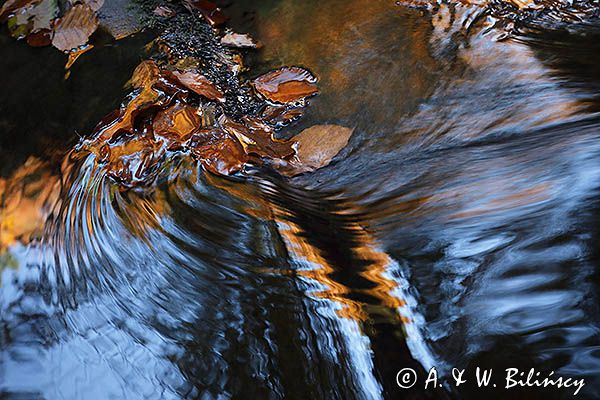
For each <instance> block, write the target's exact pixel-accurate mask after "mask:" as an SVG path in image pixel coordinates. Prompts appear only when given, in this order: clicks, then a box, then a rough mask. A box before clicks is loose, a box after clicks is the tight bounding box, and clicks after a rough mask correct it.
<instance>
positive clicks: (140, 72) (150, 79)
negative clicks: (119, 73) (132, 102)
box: [129, 60, 160, 89]
mask: <svg viewBox="0 0 600 400" xmlns="http://www.w3.org/2000/svg"><path fill="white" fill-rule="evenodd" d="M159 76H160V69H159V68H158V65H156V63H155V62H154V61H152V60H146V61H142V62H141V63H140V65H138V66H137V67H136V68H135V70H134V71H133V76H132V77H131V80H130V81H129V83H130V84H131V86H133V87H134V88H138V89H139V88H146V89H149V88H151V87H152V85H154V83H156V81H157V80H158V77H159Z"/></svg>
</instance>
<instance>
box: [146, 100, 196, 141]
mask: <svg viewBox="0 0 600 400" xmlns="http://www.w3.org/2000/svg"><path fill="white" fill-rule="evenodd" d="M196 111H197V109H196V108H195V107H192V106H189V105H186V104H183V103H179V102H177V103H175V104H174V105H172V106H171V107H169V108H167V109H165V110H161V111H159V112H158V113H157V114H156V116H155V117H154V122H153V123H152V128H153V130H154V133H155V134H156V135H160V136H164V137H166V139H167V141H169V142H170V147H180V146H182V143H183V141H184V140H185V139H186V138H187V136H188V135H189V134H191V133H192V132H193V131H194V130H196V129H198V128H199V127H200V125H201V122H202V119H201V118H200V116H199V115H198V113H197V112H196Z"/></svg>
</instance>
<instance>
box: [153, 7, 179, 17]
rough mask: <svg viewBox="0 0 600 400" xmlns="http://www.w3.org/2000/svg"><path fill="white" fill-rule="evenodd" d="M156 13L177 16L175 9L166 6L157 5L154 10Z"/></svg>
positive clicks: (163, 15) (160, 15)
mask: <svg viewBox="0 0 600 400" xmlns="http://www.w3.org/2000/svg"><path fill="white" fill-rule="evenodd" d="M153 13H154V15H158V16H159V17H164V18H171V17H173V16H175V14H176V12H175V10H173V9H170V8H169V7H165V6H157V7H156V8H155V9H154V11H153Z"/></svg>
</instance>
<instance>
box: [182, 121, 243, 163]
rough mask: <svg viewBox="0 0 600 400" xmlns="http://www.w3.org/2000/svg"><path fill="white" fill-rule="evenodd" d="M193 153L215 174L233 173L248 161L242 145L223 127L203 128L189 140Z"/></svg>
mask: <svg viewBox="0 0 600 400" xmlns="http://www.w3.org/2000/svg"><path fill="white" fill-rule="evenodd" d="M188 146H189V148H190V149H191V152H192V155H193V156H194V157H195V158H196V159H198V160H199V161H200V162H201V163H202V165H203V166H204V168H206V169H207V170H208V171H211V172H213V173H215V174H221V175H231V174H233V173H236V172H238V171H240V170H241V169H242V168H243V167H244V164H246V162H247V161H248V156H247V155H246V153H245V152H244V149H243V148H242V145H241V144H240V143H239V142H238V141H237V140H236V138H235V137H232V136H231V135H229V134H228V133H227V132H225V131H223V130H221V129H215V128H213V129H201V130H199V131H198V132H197V133H194V134H193V135H192V137H191V139H190V141H189V145H188Z"/></svg>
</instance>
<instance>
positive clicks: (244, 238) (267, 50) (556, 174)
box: [0, 0, 600, 399]
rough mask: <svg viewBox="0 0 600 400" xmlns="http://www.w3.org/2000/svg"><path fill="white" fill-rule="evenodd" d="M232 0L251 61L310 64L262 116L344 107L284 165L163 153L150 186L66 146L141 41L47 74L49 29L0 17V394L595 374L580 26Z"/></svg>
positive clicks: (585, 79)
mask: <svg viewBox="0 0 600 400" xmlns="http://www.w3.org/2000/svg"><path fill="white" fill-rule="evenodd" d="M255 3H256V2H253V1H246V2H244V1H237V2H235V3H234V4H233V5H231V6H229V7H227V8H226V9H225V10H226V12H227V13H228V14H229V15H230V16H231V17H232V18H231V22H230V26H231V27H233V28H234V29H236V30H237V31H241V32H250V33H251V34H252V35H253V36H254V37H255V38H257V39H259V40H260V41H261V42H262V43H263V45H264V46H263V47H262V48H261V49H260V50H258V51H255V52H253V53H250V54H249V55H248V56H247V58H246V64H248V65H249V66H250V72H249V74H251V76H256V75H258V74H259V73H261V72H264V71H267V70H269V69H271V68H274V67H277V66H280V65H299V66H303V67H306V68H308V69H310V70H311V71H312V72H314V74H315V75H316V76H318V77H319V88H320V94H319V96H317V97H315V98H314V99H312V100H311V101H310V106H309V107H308V108H307V111H306V115H305V116H304V117H303V118H302V119H301V120H300V121H299V123H298V124H296V125H294V126H292V127H290V128H289V129H288V130H286V131H285V132H284V133H285V134H286V135H288V136H291V135H293V134H295V133H297V132H299V131H301V130H302V129H304V128H306V127H309V126H312V125H315V124H337V125H342V126H347V127H352V128H354V133H353V136H352V138H351V140H350V143H349V145H348V146H347V147H346V148H345V149H344V150H343V151H342V153H341V154H339V155H338V156H337V157H336V158H335V160H334V162H333V163H332V164H330V165H329V166H327V167H325V168H323V169H321V170H318V171H316V172H314V173H310V174H304V175H301V176H299V177H296V178H293V179H288V178H282V177H281V176H279V175H278V174H277V173H274V172H272V171H270V170H268V169H266V168H255V169H251V170H249V171H247V172H246V173H244V174H242V175H239V176H235V177H231V178H223V177H216V176H213V175H211V174H207V173H204V172H203V171H202V170H201V169H200V168H199V167H198V165H196V164H195V163H194V162H192V161H190V160H188V159H185V158H176V159H173V160H172V161H170V162H169V163H168V165H167V166H166V167H165V168H164V170H163V171H162V172H161V174H160V176H159V177H158V179H157V182H156V185H155V186H153V187H152V188H148V189H144V190H129V191H124V190H120V189H119V187H118V186H117V185H115V184H114V183H113V182H112V181H111V180H109V179H108V178H106V177H105V176H103V175H102V173H101V172H99V171H98V170H96V169H95V168H94V163H93V161H92V160H91V159H78V160H75V159H72V158H71V157H69V156H68V155H67V156H65V154H67V153H68V151H69V149H70V148H71V146H72V145H73V143H75V142H76V140H77V139H78V134H79V135H85V134H86V132H89V130H90V129H91V127H93V126H94V125H95V124H96V122H98V121H99V120H100V118H101V117H102V115H104V114H106V113H107V112H108V111H110V110H111V109H113V108H114V107H115V105H117V104H118V103H119V102H120V101H121V99H122V97H123V95H124V92H123V89H122V88H123V84H124V83H125V82H126V81H127V79H128V78H129V76H130V75H131V71H132V70H133V68H134V67H135V65H137V63H138V62H139V61H140V60H141V59H142V57H143V56H142V47H143V45H144V44H145V43H147V41H148V40H149V39H148V38H147V37H145V36H144V35H137V36H134V37H132V38H129V39H125V40H123V41H119V42H117V43H116V44H114V45H111V46H105V47H102V48H98V49H94V50H92V51H90V52H88V53H86V54H84V55H83V56H82V57H81V59H80V60H78V61H77V63H76V64H75V66H74V67H73V69H72V71H71V73H70V77H69V78H68V79H67V80H64V79H63V75H64V69H63V66H64V57H62V56H61V55H60V54H58V52H56V51H54V50H52V49H32V48H28V47H27V46H26V45H25V44H24V43H21V42H16V41H14V40H13V39H11V38H9V37H8V35H7V34H6V32H3V34H2V35H1V36H0V45H1V48H0V52H1V53H2V57H0V87H1V88H2V90H0V201H1V202H2V203H0V205H1V207H2V208H1V209H0V235H1V236H0V270H2V276H1V288H0V316H1V319H0V324H1V325H0V326H1V327H2V331H1V333H0V346H1V347H0V393H1V397H2V398H15V399H17V398H18V399H24V398H27V399H30V398H31V399H37V398H40V399H41V398H44V399H80V398H98V399H105V398H106V399H107V398H126V399H130V398H131V399H133V398H161V399H162V398H202V399H212V398H214V399H227V398H232V399H279V398H286V399H396V398H398V399H400V398H406V399H422V398H433V399H443V398H459V399H460V398H481V397H482V396H487V397H490V398H523V399H535V398H544V399H553V398H557V399H558V398H570V397H571V396H572V394H573V391H574V389H573V388H564V389H561V388H556V387H554V388H543V387H541V388H540V387H533V388H516V387H515V388H513V389H511V390H504V389H502V388H500V387H498V388H488V389H487V390H486V389H485V388H478V387H476V385H475V384H474V383H473V381H470V382H468V383H466V384H464V385H462V386H460V387H454V385H452V381H451V379H445V380H443V381H444V384H443V385H442V386H441V387H437V388H434V389H432V388H428V389H427V390H425V389H424V380H425V377H426V376H427V371H429V369H430V368H432V367H434V366H435V367H436V368H437V370H438V372H439V374H440V375H441V376H443V377H446V378H449V377H450V376H451V375H450V374H451V370H452V368H455V367H456V368H461V369H462V368H464V369H466V370H467V372H466V373H465V376H467V375H470V376H474V375H473V373H472V371H474V370H475V369H476V367H478V366H479V367H481V368H486V369H489V368H493V369H494V371H495V373H497V374H501V373H502V371H504V369H505V368H508V367H515V368H520V369H521V370H523V371H528V370H529V368H536V371H541V372H542V373H544V376H546V375H547V374H548V373H549V372H550V371H555V374H556V375H560V376H564V377H572V378H577V379H585V386H584V387H583V389H581V391H580V392H579V394H578V397H580V398H590V399H593V398H598V397H600V307H599V304H600V303H599V300H600V299H599V294H600V286H599V285H600V275H599V273H598V271H599V270H598V268H599V267H600V252H599V251H598V249H599V248H600V247H599V246H598V240H600V237H599V236H600V229H599V228H598V227H599V226H600V225H599V223H600V114H598V111H600V98H599V95H600V45H599V44H600V41H599V40H598V39H599V38H598V37H597V36H594V35H588V36H581V35H577V34H574V35H571V36H568V35H561V36H555V35H552V36H550V35H548V36H536V37H527V38H525V37H513V38H509V39H508V40H499V39H502V38H503V32H502V31H500V30H499V29H496V28H494V24H495V22H496V21H495V20H494V19H493V18H491V17H489V16H486V15H483V14H482V13H481V10H480V9H479V8H477V7H474V6H465V5H447V4H441V5H440V6H439V7H438V8H437V9H436V10H435V11H433V12H428V11H421V10H416V9H411V8H407V7H404V6H401V5H398V4H396V3H394V2H393V1H375V2H366V1H354V0H346V1H340V0H327V1H323V0H321V1H316V0H314V1H313V0H308V1H303V2H298V1H293V0H282V1H262V2H260V5H257V4H255ZM557 37H558V38H559V39H557ZM403 368H412V369H414V370H415V371H416V372H417V374H418V376H419V382H418V384H416V385H415V386H414V387H412V388H410V389H401V388H400V387H399V386H398V385H397V382H396V374H397V373H398V371H399V370H401V369H403ZM469 371H471V372H469ZM498 380H499V381H498V383H499V386H500V384H501V383H502V382H501V381H500V377H498ZM441 382H442V381H440V383H441Z"/></svg>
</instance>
